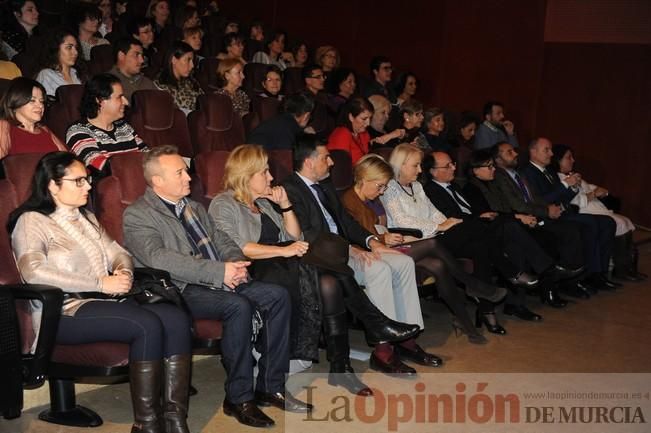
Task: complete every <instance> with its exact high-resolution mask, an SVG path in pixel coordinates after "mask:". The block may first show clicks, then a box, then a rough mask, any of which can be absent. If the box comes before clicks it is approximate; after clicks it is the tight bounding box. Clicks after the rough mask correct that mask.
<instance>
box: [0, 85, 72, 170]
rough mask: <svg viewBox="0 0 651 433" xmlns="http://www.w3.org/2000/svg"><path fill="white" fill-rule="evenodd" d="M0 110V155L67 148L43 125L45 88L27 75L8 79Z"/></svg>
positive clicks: (0, 156) (0, 157)
mask: <svg viewBox="0 0 651 433" xmlns="http://www.w3.org/2000/svg"><path fill="white" fill-rule="evenodd" d="M0 108H1V110H2V111H1V113H0V159H2V158H4V157H5V156H7V155H15V154H18V153H41V152H42V153H47V152H53V151H56V150H67V149H66V147H65V146H64V145H63V143H62V142H61V140H59V139H58V138H57V137H56V136H55V135H54V134H53V133H52V132H51V131H50V130H49V129H48V128H47V127H46V126H44V125H42V124H41V120H42V119H43V113H44V112H45V89H44V88H43V86H42V85H41V84H40V83H39V82H38V81H34V80H30V79H29V78H24V77H18V78H15V79H13V80H12V82H11V84H9V88H8V89H7V92H6V93H5V95H4V98H3V99H2V107H0Z"/></svg>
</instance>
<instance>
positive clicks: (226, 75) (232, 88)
mask: <svg viewBox="0 0 651 433" xmlns="http://www.w3.org/2000/svg"><path fill="white" fill-rule="evenodd" d="M243 69H244V65H243V64H242V62H241V61H239V60H238V59H224V60H222V61H220V62H219V66H218V67H217V77H218V78H219V80H220V82H221V88H220V89H219V90H217V91H216V92H215V93H219V94H221V95H227V96H228V97H229V98H231V101H232V102H233V110H234V111H235V112H236V113H237V114H238V115H239V116H240V117H244V116H245V115H247V114H248V113H249V110H250V105H251V99H250V98H249V97H248V95H247V94H246V93H244V90H242V89H241V88H240V87H242V82H243V81H244V72H242V71H243Z"/></svg>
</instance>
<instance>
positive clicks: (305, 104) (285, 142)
mask: <svg viewBox="0 0 651 433" xmlns="http://www.w3.org/2000/svg"><path fill="white" fill-rule="evenodd" d="M313 110H314V98H313V97H312V96H310V95H309V94H307V93H305V92H300V93H296V94H294V95H290V96H288V97H287V99H286V100H285V110H284V112H282V113H278V114H277V115H276V116H274V117H272V118H271V119H268V120H266V121H264V122H262V123H261V124H260V125H258V126H257V127H256V128H255V129H254V130H253V131H251V133H250V134H249V136H248V140H247V143H253V144H259V145H261V146H262V147H264V148H265V149H267V150H274V149H292V148H293V147H294V145H295V144H296V140H297V139H298V137H300V136H301V135H302V134H303V131H304V130H305V127H306V126H307V124H308V123H309V121H310V118H311V116H312V111H313Z"/></svg>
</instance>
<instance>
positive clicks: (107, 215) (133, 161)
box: [95, 152, 147, 243]
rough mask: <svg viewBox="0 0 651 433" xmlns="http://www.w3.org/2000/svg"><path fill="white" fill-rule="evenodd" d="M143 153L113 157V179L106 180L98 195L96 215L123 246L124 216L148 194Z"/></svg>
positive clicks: (101, 184)
mask: <svg viewBox="0 0 651 433" xmlns="http://www.w3.org/2000/svg"><path fill="white" fill-rule="evenodd" d="M143 156H144V154H143V153H142V152H129V153H123V154H118V155H115V156H113V157H111V175H110V176H107V177H105V178H104V179H102V180H101V181H100V182H99V183H98V185H97V187H96V188H97V190H96V191H95V214H96V215H97V219H98V221H99V223H100V224H101V225H102V226H104V228H105V229H106V231H107V232H108V234H109V235H111V237H112V238H113V239H115V240H116V241H118V242H119V243H122V240H123V234H122V214H123V213H124V210H125V209H126V208H127V206H129V205H130V204H131V203H133V202H134V201H136V200H137V199H138V197H140V196H141V195H143V194H144V192H145V189H146V188H147V184H146V183H145V178H144V177H143V174H142V158H143Z"/></svg>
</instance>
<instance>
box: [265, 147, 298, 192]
mask: <svg viewBox="0 0 651 433" xmlns="http://www.w3.org/2000/svg"><path fill="white" fill-rule="evenodd" d="M267 153H268V154H269V172H271V175H272V176H273V177H274V180H273V183H274V185H280V184H281V183H282V182H283V180H285V178H286V177H287V176H289V175H290V174H292V171H293V170H294V162H293V155H292V150H291V149H273V150H267Z"/></svg>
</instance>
